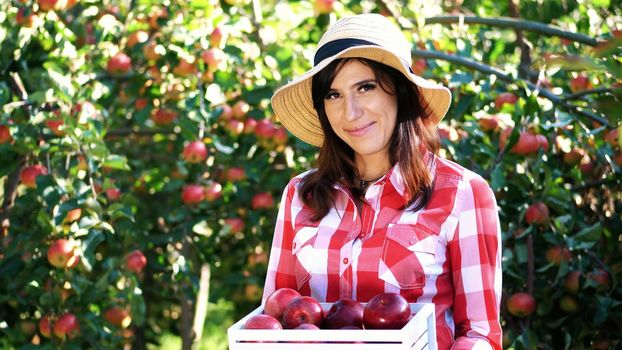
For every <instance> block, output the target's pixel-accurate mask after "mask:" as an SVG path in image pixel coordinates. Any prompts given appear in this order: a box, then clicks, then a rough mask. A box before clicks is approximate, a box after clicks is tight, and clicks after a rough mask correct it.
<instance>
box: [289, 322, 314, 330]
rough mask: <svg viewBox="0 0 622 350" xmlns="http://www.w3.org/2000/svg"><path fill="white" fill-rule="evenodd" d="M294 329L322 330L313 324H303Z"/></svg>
mask: <svg viewBox="0 0 622 350" xmlns="http://www.w3.org/2000/svg"><path fill="white" fill-rule="evenodd" d="M294 329H307V330H318V329H320V327H318V326H316V325H314V324H311V323H303V324H301V325H300V326H298V327H296V328H294Z"/></svg>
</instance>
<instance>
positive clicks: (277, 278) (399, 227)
mask: <svg viewBox="0 0 622 350" xmlns="http://www.w3.org/2000/svg"><path fill="white" fill-rule="evenodd" d="M410 63H411V56H410V44H409V43H408V42H407V40H406V39H405V38H404V36H403V35H402V34H401V32H400V31H399V29H398V28H397V27H395V26H394V25H393V24H392V23H391V22H390V21H389V20H388V19H385V18H384V17H382V16H380V15H375V14H367V15H358V16H352V17H346V18H343V19H341V20H339V21H337V22H336V23H335V24H334V25H333V26H331V27H330V28H329V29H328V31H327V32H326V33H325V34H324V35H323V37H322V39H321V40H320V42H319V44H318V50H317V52H316V54H315V58H314V67H313V68H312V69H311V70H310V71H309V72H307V73H306V74H305V75H303V76H302V77H300V78H299V79H296V80H295V81H293V82H290V83H289V84H287V85H286V86H284V87H282V88H281V89H279V90H278V91H277V92H276V93H275V95H274V97H273V99H272V104H273V108H274V110H275V112H276V115H277V116H278V117H279V118H280V120H281V122H282V123H283V125H285V127H287V128H288V130H289V131H290V132H292V134H294V135H295V136H297V137H298V138H300V139H302V140H303V141H305V142H308V143H310V144H312V145H315V146H318V147H320V152H319V158H318V166H317V169H313V170H310V171H308V172H305V173H303V174H301V175H299V176H297V177H295V178H294V179H292V180H291V181H290V182H289V184H288V185H287V187H286V189H285V191H284V193H283V197H282V200H281V207H280V210H279V215H278V220H277V225H276V229H275V233H274V239H273V242H272V250H271V253H270V262H269V265H268V275H267V278H266V283H265V288H264V301H265V298H266V297H267V296H268V295H269V294H270V293H272V292H273V291H274V290H275V289H279V288H284V287H288V288H293V289H296V290H298V291H299V292H300V293H301V294H303V295H310V296H312V297H314V298H316V299H317V300H320V301H327V302H334V301H336V300H339V299H354V300H358V301H361V302H365V301H368V300H369V299H370V298H371V297H373V296H374V295H376V294H378V293H382V292H396V293H400V294H401V295H402V296H404V297H405V298H406V299H407V300H408V301H409V302H418V303H434V304H435V307H436V327H437V339H438V345H439V349H449V348H453V349H471V348H477V349H487V348H488V349H501V327H500V323H499V302H500V297H501V249H500V244H501V243H500V242H501V237H500V228H499V219H498V214H497V207H496V202H495V198H494V195H493V193H492V191H491V190H490V187H489V186H488V185H487V183H486V182H485V180H484V179H482V178H481V177H480V176H478V175H477V174H475V173H473V172H471V171H469V170H467V169H465V168H463V167H461V166H459V165H457V164H455V163H453V162H450V161H448V160H444V159H441V158H438V157H436V156H435V153H436V151H437V150H438V146H439V141H438V136H437V134H436V130H435V127H436V125H437V123H438V122H439V121H440V120H441V119H442V118H443V117H444V115H445V113H446V112H447V109H448V108H449V104H450V101H451V94H450V92H449V90H447V89H446V88H444V87H442V86H439V85H436V84H432V83H430V82H428V81H426V80H424V79H422V78H420V77H418V76H416V75H415V74H413V73H412V71H411V70H410Z"/></svg>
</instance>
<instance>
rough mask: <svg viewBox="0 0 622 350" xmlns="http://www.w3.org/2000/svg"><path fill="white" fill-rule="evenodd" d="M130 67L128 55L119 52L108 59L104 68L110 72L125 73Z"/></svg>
mask: <svg viewBox="0 0 622 350" xmlns="http://www.w3.org/2000/svg"><path fill="white" fill-rule="evenodd" d="M131 69H132V59H131V58H130V56H128V55H126V54H124V53H123V52H119V53H117V54H116V55H114V56H112V57H111V58H110V59H109V60H108V64H107V65H106V70H107V71H108V73H110V74H125V73H127V72H129V71H130V70H131Z"/></svg>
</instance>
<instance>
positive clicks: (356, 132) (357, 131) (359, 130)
mask: <svg viewBox="0 0 622 350" xmlns="http://www.w3.org/2000/svg"><path fill="white" fill-rule="evenodd" d="M374 124H376V122H371V123H369V124H367V125H365V126H362V127H360V128H354V129H344V130H345V132H347V133H348V135H350V136H355V137H359V136H363V135H365V134H366V133H367V132H368V131H369V130H370V129H371V127H372V126H373V125H374Z"/></svg>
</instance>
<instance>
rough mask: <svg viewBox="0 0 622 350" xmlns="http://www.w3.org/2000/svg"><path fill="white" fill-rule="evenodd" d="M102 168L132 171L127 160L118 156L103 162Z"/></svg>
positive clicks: (115, 155)
mask: <svg viewBox="0 0 622 350" xmlns="http://www.w3.org/2000/svg"><path fill="white" fill-rule="evenodd" d="M102 167H106V168H111V169H117V170H130V166H129V165H128V164H127V158H126V157H125V156H121V155H118V154H111V155H109V156H108V157H107V158H106V160H104V161H103V162H102Z"/></svg>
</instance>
